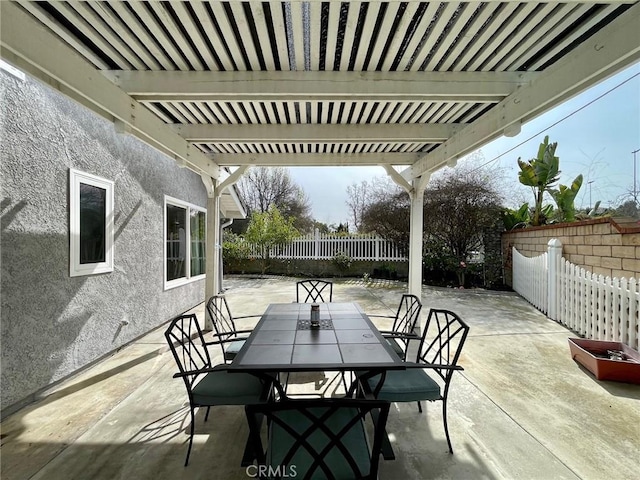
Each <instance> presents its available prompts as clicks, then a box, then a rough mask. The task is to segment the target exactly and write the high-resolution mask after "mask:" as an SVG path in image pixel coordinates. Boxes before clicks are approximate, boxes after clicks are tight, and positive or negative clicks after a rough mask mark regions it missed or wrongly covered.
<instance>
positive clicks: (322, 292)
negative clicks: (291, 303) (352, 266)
mask: <svg viewBox="0 0 640 480" xmlns="http://www.w3.org/2000/svg"><path fill="white" fill-rule="evenodd" d="M332 297H333V282H328V281H326V280H301V281H299V282H297V283H296V302H297V303H325V302H331V301H332ZM318 300H319V301H320V302H318Z"/></svg>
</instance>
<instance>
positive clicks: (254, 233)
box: [245, 206, 299, 274]
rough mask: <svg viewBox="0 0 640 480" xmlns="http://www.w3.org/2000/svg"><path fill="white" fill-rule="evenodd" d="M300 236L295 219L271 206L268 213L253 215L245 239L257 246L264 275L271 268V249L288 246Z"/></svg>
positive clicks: (255, 213) (254, 213)
mask: <svg viewBox="0 0 640 480" xmlns="http://www.w3.org/2000/svg"><path fill="white" fill-rule="evenodd" d="M298 235H299V233H298V230H296V228H295V227H294V226H293V218H285V217H284V216H283V215H282V214H281V213H280V211H279V210H278V208H277V207H275V206H271V207H270V208H269V210H267V211H266V212H253V213H252V214H251V221H250V222H249V226H248V227H247V232H246V234H245V239H246V240H247V242H249V243H253V244H255V245H257V247H258V250H259V254H260V260H261V262H262V273H263V274H264V273H265V272H266V271H267V269H268V268H269V263H270V252H271V248H273V247H276V246H278V245H284V244H287V243H289V242H291V240H293V239H294V238H295V237H297V236H298Z"/></svg>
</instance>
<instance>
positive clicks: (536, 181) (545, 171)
mask: <svg viewBox="0 0 640 480" xmlns="http://www.w3.org/2000/svg"><path fill="white" fill-rule="evenodd" d="M557 146H558V143H557V142H554V143H549V136H546V137H544V141H543V142H542V143H541V144H540V146H539V147H538V155H537V157H536V158H532V159H531V160H529V161H524V160H522V159H520V158H518V166H519V167H520V173H519V174H518V180H520V183H521V184H523V185H526V186H528V187H531V190H532V191H533V195H534V197H535V205H534V207H533V217H532V218H531V225H533V226H538V225H541V224H542V222H541V220H542V218H541V217H542V215H541V214H542V201H543V196H544V192H546V191H549V190H550V189H551V188H552V187H553V186H554V184H555V183H556V182H557V181H558V178H559V176H560V159H559V158H558V157H556V156H555V153H556V147H557Z"/></svg>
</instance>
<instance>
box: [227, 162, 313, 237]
mask: <svg viewBox="0 0 640 480" xmlns="http://www.w3.org/2000/svg"><path fill="white" fill-rule="evenodd" d="M238 190H239V191H240V194H241V196H242V199H243V200H244V202H245V204H246V205H247V207H248V209H249V211H250V212H251V213H253V212H260V213H264V212H267V211H268V210H269V208H271V207H272V206H275V207H276V208H277V209H278V211H279V212H280V213H281V214H282V215H283V216H284V217H285V218H292V219H293V223H294V225H295V227H296V229H298V230H300V231H302V232H307V233H308V232H312V231H313V225H314V221H313V218H312V217H311V214H310V210H311V206H310V203H309V200H308V198H307V197H306V195H305V193H304V191H303V190H302V188H301V187H300V186H298V185H296V184H295V183H294V182H293V180H292V179H291V175H290V174H289V170H288V169H286V168H283V167H252V168H250V169H249V170H247V172H246V173H245V174H244V175H243V176H242V178H241V179H240V181H239V182H238Z"/></svg>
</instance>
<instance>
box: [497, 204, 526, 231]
mask: <svg viewBox="0 0 640 480" xmlns="http://www.w3.org/2000/svg"><path fill="white" fill-rule="evenodd" d="M530 221H531V217H530V215H529V204H528V203H523V204H522V206H521V207H520V208H519V209H518V210H512V209H510V208H505V209H504V210H503V211H502V222H503V223H504V228H505V229H506V230H507V231H511V230H514V229H516V228H524V227H526V226H527V225H528V224H529V222H530Z"/></svg>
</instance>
